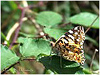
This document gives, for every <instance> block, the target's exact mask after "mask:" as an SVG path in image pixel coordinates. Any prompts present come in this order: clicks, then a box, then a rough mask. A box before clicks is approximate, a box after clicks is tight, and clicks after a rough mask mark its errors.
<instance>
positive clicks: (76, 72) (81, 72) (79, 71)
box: [75, 70, 85, 74]
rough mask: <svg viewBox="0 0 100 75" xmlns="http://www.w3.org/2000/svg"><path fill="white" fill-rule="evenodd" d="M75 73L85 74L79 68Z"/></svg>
mask: <svg viewBox="0 0 100 75" xmlns="http://www.w3.org/2000/svg"><path fill="white" fill-rule="evenodd" d="M75 74H85V73H84V72H83V71H82V70H79V71H77V72H76V73H75Z"/></svg>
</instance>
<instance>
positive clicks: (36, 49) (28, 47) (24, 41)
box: [18, 37, 51, 57]
mask: <svg viewBox="0 0 100 75" xmlns="http://www.w3.org/2000/svg"><path fill="white" fill-rule="evenodd" d="M18 42H19V43H21V45H20V53H21V54H22V56H23V57H27V56H35V57H37V56H38V55H39V54H41V53H43V54H46V55H49V54H50V51H51V47H50V43H49V42H48V41H46V40H44V39H32V38H22V37H20V38H19V39H18Z"/></svg>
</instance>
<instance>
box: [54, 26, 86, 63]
mask: <svg viewBox="0 0 100 75" xmlns="http://www.w3.org/2000/svg"><path fill="white" fill-rule="evenodd" d="M84 40H85V33H84V28H83V27H82V26H77V27H75V28H73V29H71V30H69V31H68V32H67V33H65V34H64V35H62V36H61V37H60V38H59V39H58V40H57V41H56V43H55V45H54V46H53V51H54V52H55V53H56V54H57V55H59V56H63V58H65V59H67V60H70V61H76V62H78V63H81V64H84V61H85V58H84V51H83V43H84Z"/></svg>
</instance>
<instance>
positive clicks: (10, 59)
mask: <svg viewBox="0 0 100 75" xmlns="http://www.w3.org/2000/svg"><path fill="white" fill-rule="evenodd" d="M18 60H19V57H18V56H16V54H15V53H14V52H12V51H11V50H9V49H8V48H7V47H6V46H3V45H1V70H3V69H5V68H7V67H9V66H11V65H12V64H14V63H16V62H17V61H18Z"/></svg>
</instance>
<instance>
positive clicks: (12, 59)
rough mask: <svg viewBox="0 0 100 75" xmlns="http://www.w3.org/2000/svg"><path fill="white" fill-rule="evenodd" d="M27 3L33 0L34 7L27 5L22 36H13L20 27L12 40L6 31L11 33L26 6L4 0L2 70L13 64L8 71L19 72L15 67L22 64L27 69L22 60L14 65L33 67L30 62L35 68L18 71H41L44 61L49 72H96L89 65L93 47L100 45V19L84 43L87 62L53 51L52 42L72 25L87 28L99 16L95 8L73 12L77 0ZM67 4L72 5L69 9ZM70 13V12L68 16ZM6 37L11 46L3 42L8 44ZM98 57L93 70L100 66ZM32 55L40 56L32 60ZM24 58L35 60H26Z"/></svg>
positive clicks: (20, 32) (46, 70)
mask: <svg viewBox="0 0 100 75" xmlns="http://www.w3.org/2000/svg"><path fill="white" fill-rule="evenodd" d="M19 3H20V2H19ZM26 3H28V4H29V7H31V5H32V4H34V6H33V7H34V9H29V10H28V9H27V10H26V8H24V9H25V10H26V11H25V15H24V16H25V17H27V20H26V21H23V23H22V24H21V25H22V26H19V27H20V31H18V35H19V36H18V37H17V39H16V41H15V42H13V39H14V37H15V36H16V34H17V32H16V29H15V33H13V34H12V36H11V37H10V40H7V36H6V35H7V34H8V31H11V29H12V27H13V25H15V24H16V22H17V21H18V20H19V21H18V23H20V21H21V16H22V15H23V14H22V11H23V9H22V8H19V6H18V5H17V2H16V1H7V2H5V1H2V2H1V7H2V12H4V13H2V15H4V16H2V17H1V20H2V27H1V29H2V33H1V40H2V45H1V71H4V70H5V69H7V68H9V67H11V68H10V69H9V71H8V72H7V73H8V74H9V72H10V73H12V74H14V73H17V71H16V70H15V69H18V68H20V69H21V68H23V69H24V70H27V69H26V68H24V67H23V66H21V65H20V64H19V65H18V66H16V65H15V66H12V65H14V64H15V63H17V62H19V63H21V64H23V65H24V66H28V68H30V66H29V65H31V67H33V68H34V69H32V70H34V72H26V71H24V70H22V71H21V72H20V71H18V73H19V72H20V73H24V74H25V73H35V71H36V73H39V72H38V71H37V70H38V69H39V71H41V66H40V63H41V64H42V70H43V72H44V73H45V74H48V73H50V74H52V73H54V74H93V72H92V71H90V70H89V66H90V63H91V59H92V55H93V53H94V51H93V50H94V49H95V48H97V49H98V46H99V44H98V35H97V34H98V33H97V31H98V29H99V19H97V20H96V21H95V23H94V24H93V25H92V27H91V29H90V31H88V33H86V38H85V39H86V42H85V43H84V44H85V46H84V50H85V57H86V62H85V65H84V66H82V65H80V64H78V63H77V62H74V61H68V60H65V59H64V58H62V57H59V56H57V55H56V54H52V53H51V52H52V46H51V45H50V42H51V41H54V40H58V39H59V38H60V37H61V36H62V35H63V34H64V33H65V32H67V31H68V30H69V29H72V28H73V27H75V26H76V25H78V26H79V25H80V26H84V29H85V30H86V27H89V26H90V25H91V23H92V22H93V21H94V19H95V18H96V17H97V14H96V13H95V12H93V10H92V9H91V11H92V12H90V11H86V10H87V9H84V8H83V9H81V10H82V11H83V12H80V13H77V14H76V12H75V11H77V10H75V11H74V10H73V9H72V12H70V11H71V10H70V9H71V8H72V7H71V8H70V6H72V5H69V3H73V4H75V3H74V2H70V1H69V2H68V3H67V1H66V2H62V4H61V3H59V2H57V1H55V2H53V3H52V2H49V1H48V2H47V3H46V2H41V1H40V2H39V1H36V2H35V1H27V2H26ZM49 3H50V6H49ZM56 3H58V4H59V6H58V7H59V8H58V7H57V6H56ZM38 4H39V5H38ZM51 4H52V5H53V6H54V9H52V6H51ZM63 4H64V5H63ZM19 5H20V4H19ZM22 6H25V5H24V3H23V2H22V4H21V7H22ZM66 6H68V7H67V9H66ZM19 9H20V10H21V11H20V10H19ZM42 10H43V11H42ZM44 10H45V11H44ZM48 10H49V11H48ZM89 10H90V9H89ZM30 11H31V12H30ZM55 11H56V12H55ZM10 13H11V14H10ZM69 14H70V16H68V15H69ZM20 15H21V16H20ZM8 16H9V17H8ZM6 17H7V18H8V19H7V20H5V18H6ZM18 18H19V19H18ZM67 18H68V19H67ZM68 22H70V23H68ZM65 23H67V24H65ZM91 33H93V35H91ZM51 38H53V39H54V40H53V39H51ZM87 40H88V41H87ZM4 41H7V46H4V45H3V44H5V43H4ZM11 43H13V45H12V47H11V49H9V48H8V47H9V46H11ZM87 45H88V46H87ZM87 50H88V51H87ZM96 57H97V58H96V59H95V60H94V61H93V68H92V69H93V70H98V65H99V64H98V54H97V56H96ZM29 58H33V59H32V60H34V58H35V59H36V60H34V61H33V62H32V61H30V60H31V59H29ZM28 59H29V60H28ZM24 60H27V61H29V62H31V63H30V64H29V62H28V63H23V61H24ZM35 61H38V63H39V64H38V67H37V66H36V65H37V64H35V65H34V66H33V63H34V62H35ZM43 65H44V67H45V68H44V67H43ZM43 72H40V73H43Z"/></svg>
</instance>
